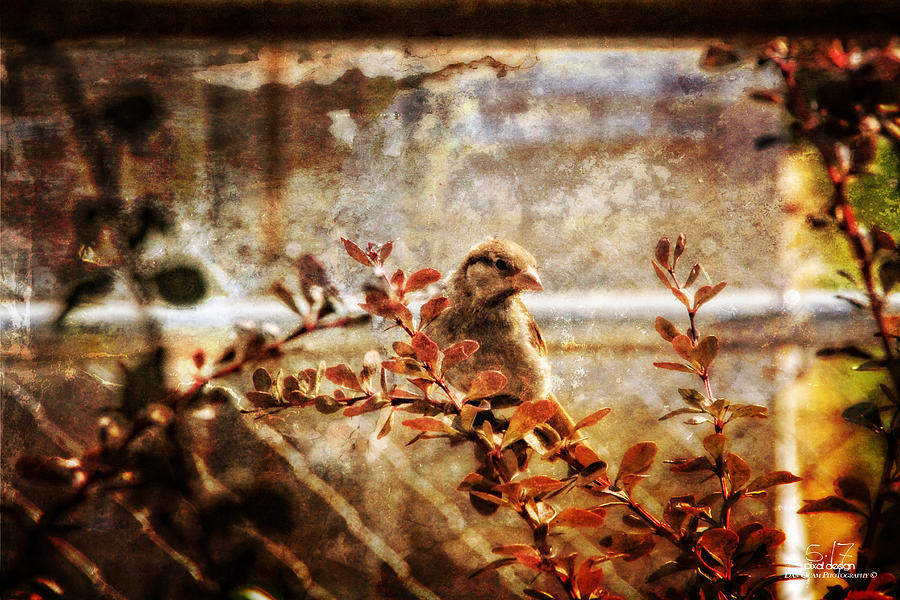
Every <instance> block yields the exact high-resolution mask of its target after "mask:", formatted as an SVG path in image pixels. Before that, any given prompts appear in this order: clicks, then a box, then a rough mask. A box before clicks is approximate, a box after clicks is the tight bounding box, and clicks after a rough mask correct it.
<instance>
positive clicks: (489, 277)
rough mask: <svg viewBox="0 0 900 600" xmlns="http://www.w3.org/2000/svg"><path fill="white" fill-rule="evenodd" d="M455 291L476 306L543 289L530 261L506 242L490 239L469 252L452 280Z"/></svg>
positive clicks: (535, 265) (521, 248)
mask: <svg viewBox="0 0 900 600" xmlns="http://www.w3.org/2000/svg"><path fill="white" fill-rule="evenodd" d="M453 284H454V286H456V288H457V289H458V290H460V291H462V292H463V293H465V294H466V295H468V296H470V297H471V298H473V300H475V301H477V302H487V303H494V302H501V301H503V300H505V299H507V298H510V297H512V296H514V295H515V294H518V293H519V292H522V291H525V290H536V291H540V290H543V289H544V286H543V285H542V284H541V278H540V277H538V273H537V264H536V263H535V260H534V257H533V256H532V255H531V253H529V252H528V251H527V250H526V249H525V248H523V247H522V246H520V245H518V244H516V243H515V242H511V241H509V240H501V239H490V240H488V241H486V242H482V243H481V244H478V245H477V246H475V247H474V248H472V249H471V250H470V251H469V253H468V254H467V255H466V258H465V259H464V260H463V263H462V265H460V267H459V270H458V271H457V272H456V274H455V275H454V276H453Z"/></svg>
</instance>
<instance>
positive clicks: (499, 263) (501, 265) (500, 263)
mask: <svg viewBox="0 0 900 600" xmlns="http://www.w3.org/2000/svg"><path fill="white" fill-rule="evenodd" d="M494 266H495V267H497V270H498V271H509V263H508V262H506V261H505V260H503V259H502V258H498V259H497V260H495V261H494Z"/></svg>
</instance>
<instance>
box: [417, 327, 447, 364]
mask: <svg viewBox="0 0 900 600" xmlns="http://www.w3.org/2000/svg"><path fill="white" fill-rule="evenodd" d="M412 347H413V350H415V351H416V358H418V359H419V361H420V362H422V363H424V364H426V365H428V367H430V368H432V369H434V368H435V367H436V366H437V362H438V357H439V356H440V352H441V351H440V349H439V348H438V345H437V343H436V342H435V341H434V340H432V339H431V338H430V337H428V336H427V335H426V334H425V333H424V332H422V331H417V332H416V333H415V335H413V337H412Z"/></svg>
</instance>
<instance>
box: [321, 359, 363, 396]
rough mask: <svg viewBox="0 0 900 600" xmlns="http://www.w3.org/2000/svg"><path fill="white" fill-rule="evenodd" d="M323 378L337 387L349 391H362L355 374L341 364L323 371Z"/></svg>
mask: <svg viewBox="0 0 900 600" xmlns="http://www.w3.org/2000/svg"><path fill="white" fill-rule="evenodd" d="M325 378H326V379H328V381H330V382H331V383H333V384H335V385H339V386H341V387H344V388H348V389H351V390H358V391H362V387H361V386H360V385H359V379H357V377H356V373H354V372H353V370H352V369H350V367H348V366H347V365H345V364H343V363H341V364H339V365H335V366H333V367H328V368H327V369H325Z"/></svg>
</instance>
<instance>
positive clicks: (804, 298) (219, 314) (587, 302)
mask: <svg viewBox="0 0 900 600" xmlns="http://www.w3.org/2000/svg"><path fill="white" fill-rule="evenodd" d="M838 294H839V292H831V291H823V290H816V291H808V292H796V291H793V290H788V291H786V292H781V291H778V290H772V289H735V290H728V291H723V292H722V293H721V294H719V296H717V297H716V298H715V299H713V300H711V301H710V302H709V304H707V305H706V306H704V308H703V313H704V315H705V316H706V317H707V318H709V319H713V320H716V321H729V320H738V319H745V318H751V317H760V316H785V317H791V316H796V317H801V316H802V317H806V316H815V317H819V318H824V319H836V318H841V317H845V316H847V315H849V314H850V313H851V312H852V311H853V310H854V308H853V307H852V306H851V305H850V303H848V302H847V301H845V300H842V299H840V298H838V297H837V295H838ZM843 295H846V296H849V297H852V298H855V299H857V300H860V301H861V300H863V299H864V298H863V296H862V294H860V293H859V292H847V293H845V294H843ZM524 300H525V304H526V305H527V306H528V308H529V310H530V311H531V312H532V314H533V315H534V316H535V318H536V319H538V320H539V321H551V320H558V319H564V320H573V321H589V320H599V321H602V320H610V319H647V318H650V319H652V318H654V317H656V316H657V315H662V316H667V317H668V316H680V315H682V314H684V307H683V306H682V305H681V304H680V303H679V302H678V300H676V299H675V298H674V297H673V296H672V295H671V294H669V293H666V292H664V291H660V292H630V291H621V292H615V291H605V292H599V291H588V292H583V293H566V294H546V293H542V294H528V295H526V296H525V298H524ZM349 304H350V305H351V306H354V305H355V302H350V303H349ZM890 304H891V305H892V307H893V308H896V307H900V294H894V296H892V298H891V303H890ZM413 308H414V309H415V306H414V307H413ZM60 309H61V305H60V304H59V303H54V302H47V301H39V302H31V303H26V302H4V303H3V304H0V327H2V328H3V329H7V328H25V329H41V328H44V327H47V326H49V325H51V324H52V322H53V321H54V319H55V318H56V316H57V315H58V314H59V311H60ZM148 311H149V314H150V315H151V316H152V317H153V318H155V319H156V320H158V321H159V322H160V323H161V324H162V325H163V327H165V328H212V327H222V326H228V325H232V324H235V323H240V322H241V321H251V322H256V323H260V322H272V323H275V324H278V325H286V326H290V325H291V324H292V323H295V322H296V321H297V316H296V315H294V314H293V313H292V312H290V311H289V310H288V309H287V308H286V307H285V306H284V305H283V304H281V303H280V302H278V301H277V300H274V299H269V298H237V299H236V298H228V297H216V298H210V299H208V300H207V301H205V302H203V303H202V304H199V305H197V306H193V307H189V308H173V307H169V306H163V305H154V306H151V307H149V309H148ZM139 319H140V312H139V309H138V307H137V306H136V305H135V304H134V303H130V302H126V301H108V302H105V303H103V304H93V305H86V306H84V307H81V308H78V309H76V310H74V311H72V313H71V314H70V315H69V316H68V317H67V321H68V322H69V323H71V324H74V325H78V326H83V327H84V326H87V327H90V326H91V325H96V326H104V325H127V324H129V323H136V322H138V321H139Z"/></svg>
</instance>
